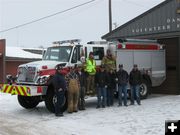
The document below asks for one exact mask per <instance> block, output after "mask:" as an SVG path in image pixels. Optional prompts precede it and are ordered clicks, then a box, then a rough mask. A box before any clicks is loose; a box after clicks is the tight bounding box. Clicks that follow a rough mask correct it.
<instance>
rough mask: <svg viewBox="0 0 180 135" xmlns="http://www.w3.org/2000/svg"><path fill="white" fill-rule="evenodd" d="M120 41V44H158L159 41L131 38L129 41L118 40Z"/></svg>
mask: <svg viewBox="0 0 180 135" xmlns="http://www.w3.org/2000/svg"><path fill="white" fill-rule="evenodd" d="M118 41H119V42H120V43H122V42H134V43H136V42H138V43H157V40H150V39H130V38H127V39H118Z"/></svg>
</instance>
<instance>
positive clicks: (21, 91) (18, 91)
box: [0, 84, 31, 96]
mask: <svg viewBox="0 0 180 135" xmlns="http://www.w3.org/2000/svg"><path fill="white" fill-rule="evenodd" d="M29 90H30V88H29V87H27V86H18V85H9V84H1V85H0V91H1V92H3V93H9V94H12V95H22V96H31V94H30V91H29Z"/></svg>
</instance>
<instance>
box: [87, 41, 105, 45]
mask: <svg viewBox="0 0 180 135" xmlns="http://www.w3.org/2000/svg"><path fill="white" fill-rule="evenodd" d="M107 43H108V42H107V41H89V42H87V44H100V45H102V44H107Z"/></svg>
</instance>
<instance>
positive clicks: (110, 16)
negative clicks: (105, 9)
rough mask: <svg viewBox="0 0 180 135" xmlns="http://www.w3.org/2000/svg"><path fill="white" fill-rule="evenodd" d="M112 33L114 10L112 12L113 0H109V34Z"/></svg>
mask: <svg viewBox="0 0 180 135" xmlns="http://www.w3.org/2000/svg"><path fill="white" fill-rule="evenodd" d="M111 31H112V10H111V0H109V32H111Z"/></svg>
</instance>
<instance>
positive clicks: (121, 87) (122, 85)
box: [117, 64, 129, 106]
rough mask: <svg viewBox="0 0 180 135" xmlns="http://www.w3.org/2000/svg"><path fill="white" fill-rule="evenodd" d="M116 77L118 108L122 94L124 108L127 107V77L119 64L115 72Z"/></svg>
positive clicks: (120, 104)
mask: <svg viewBox="0 0 180 135" xmlns="http://www.w3.org/2000/svg"><path fill="white" fill-rule="evenodd" d="M117 77H118V99H119V106H122V93H123V94H124V98H123V100H124V106H127V84H128V79H129V75H128V73H127V71H125V70H124V69H123V65H122V64H119V71H118V72H117Z"/></svg>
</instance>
